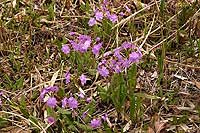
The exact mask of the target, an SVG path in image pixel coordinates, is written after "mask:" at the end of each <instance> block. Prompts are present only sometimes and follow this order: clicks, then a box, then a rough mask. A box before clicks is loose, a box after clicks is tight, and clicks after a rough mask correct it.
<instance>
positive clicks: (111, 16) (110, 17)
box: [107, 14, 118, 23]
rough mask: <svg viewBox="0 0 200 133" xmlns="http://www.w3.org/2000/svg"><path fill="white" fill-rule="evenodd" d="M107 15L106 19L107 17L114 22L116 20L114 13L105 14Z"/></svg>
mask: <svg viewBox="0 0 200 133" xmlns="http://www.w3.org/2000/svg"><path fill="white" fill-rule="evenodd" d="M107 17H108V19H109V20H110V21H112V23H115V22H117V20H118V17H117V15H116V14H111V15H107Z"/></svg>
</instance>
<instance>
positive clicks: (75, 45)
mask: <svg viewBox="0 0 200 133" xmlns="http://www.w3.org/2000/svg"><path fill="white" fill-rule="evenodd" d="M69 43H70V44H71V45H72V48H73V49H74V50H75V51H79V46H78V44H77V43H76V42H75V41H73V40H69Z"/></svg>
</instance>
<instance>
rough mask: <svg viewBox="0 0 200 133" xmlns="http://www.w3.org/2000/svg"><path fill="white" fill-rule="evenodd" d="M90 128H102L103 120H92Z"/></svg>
mask: <svg viewBox="0 0 200 133" xmlns="http://www.w3.org/2000/svg"><path fill="white" fill-rule="evenodd" d="M90 126H91V127H92V128H98V127H100V126H101V120H99V119H93V120H91V122H90Z"/></svg>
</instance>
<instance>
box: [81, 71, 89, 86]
mask: <svg viewBox="0 0 200 133" xmlns="http://www.w3.org/2000/svg"><path fill="white" fill-rule="evenodd" d="M80 81H81V84H82V86H84V85H85V83H86V81H87V78H86V76H85V75H84V74H82V75H81V76H80Z"/></svg>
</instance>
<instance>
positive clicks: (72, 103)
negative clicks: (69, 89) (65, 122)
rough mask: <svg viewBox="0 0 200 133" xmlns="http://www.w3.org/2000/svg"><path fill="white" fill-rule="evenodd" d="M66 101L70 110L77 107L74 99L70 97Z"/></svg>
mask: <svg viewBox="0 0 200 133" xmlns="http://www.w3.org/2000/svg"><path fill="white" fill-rule="evenodd" d="M67 101H68V105H69V107H70V108H71V109H75V108H77V107H78V101H77V100H76V99H75V98H74V97H70V98H69V99H68V100H67Z"/></svg>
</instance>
